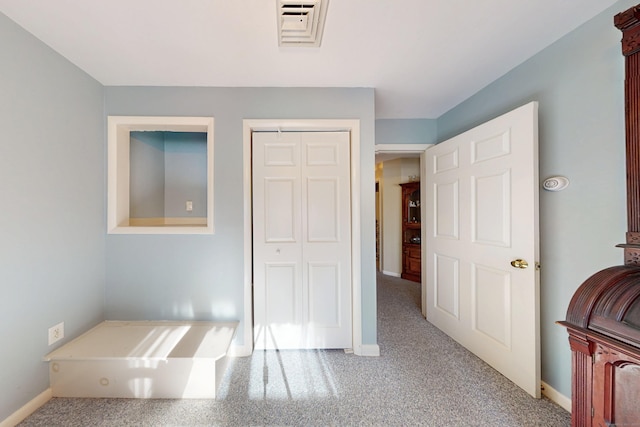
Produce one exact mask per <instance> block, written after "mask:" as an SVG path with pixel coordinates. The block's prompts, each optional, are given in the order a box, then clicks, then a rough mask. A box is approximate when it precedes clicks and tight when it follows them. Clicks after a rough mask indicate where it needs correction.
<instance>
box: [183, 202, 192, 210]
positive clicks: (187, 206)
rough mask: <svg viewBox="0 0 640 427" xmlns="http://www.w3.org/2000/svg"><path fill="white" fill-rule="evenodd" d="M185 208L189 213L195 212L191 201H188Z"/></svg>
mask: <svg viewBox="0 0 640 427" xmlns="http://www.w3.org/2000/svg"><path fill="white" fill-rule="evenodd" d="M185 208H186V209H187V212H193V202H192V201H191V200H187V203H185Z"/></svg>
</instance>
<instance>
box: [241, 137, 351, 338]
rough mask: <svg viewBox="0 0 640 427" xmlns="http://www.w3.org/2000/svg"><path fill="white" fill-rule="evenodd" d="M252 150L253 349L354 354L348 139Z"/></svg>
mask: <svg viewBox="0 0 640 427" xmlns="http://www.w3.org/2000/svg"><path fill="white" fill-rule="evenodd" d="M252 144H253V160H252V164H253V239H254V244H253V248H254V254H253V257H254V261H253V262H254V268H253V272H254V280H253V283H254V316H255V319H254V339H255V348H256V349H308V348H351V347H352V326H351V325H352V323H351V317H352V316H351V307H352V306H351V227H350V225H351V212H350V166H349V165H350V159H349V152H350V151H349V150H350V147H349V133H348V132H283V133H280V132H254V133H253V141H252Z"/></svg>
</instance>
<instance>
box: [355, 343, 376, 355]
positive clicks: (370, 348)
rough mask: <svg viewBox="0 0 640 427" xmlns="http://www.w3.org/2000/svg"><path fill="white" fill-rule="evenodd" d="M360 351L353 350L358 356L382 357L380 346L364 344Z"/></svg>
mask: <svg viewBox="0 0 640 427" xmlns="http://www.w3.org/2000/svg"><path fill="white" fill-rule="evenodd" d="M359 347H360V348H358V349H355V348H354V349H353V352H354V353H355V354H356V355H357V356H372V357H378V356H380V346H379V345H378V344H362V345H360V346H359Z"/></svg>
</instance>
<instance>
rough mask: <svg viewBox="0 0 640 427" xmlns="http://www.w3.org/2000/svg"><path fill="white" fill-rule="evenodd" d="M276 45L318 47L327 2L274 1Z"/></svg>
mask: <svg viewBox="0 0 640 427" xmlns="http://www.w3.org/2000/svg"><path fill="white" fill-rule="evenodd" d="M276 1H277V4H278V44H279V45H280V46H308V47H319V46H320V42H321V41H322V31H323V30H324V20H325V17H326V15H327V5H328V4H329V0H297V1H296V0H276Z"/></svg>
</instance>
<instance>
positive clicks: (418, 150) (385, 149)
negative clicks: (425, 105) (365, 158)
mask: <svg viewBox="0 0 640 427" xmlns="http://www.w3.org/2000/svg"><path fill="white" fill-rule="evenodd" d="M430 147H433V144H376V146H375V152H376V154H420V200H426V193H425V191H426V190H425V188H426V187H425V186H424V185H423V184H424V183H423V182H422V179H423V177H424V176H425V174H426V169H425V168H426V165H425V163H424V162H425V151H426V150H428V149H429V148H430ZM382 197H383V198H384V195H383V196H382ZM383 202H384V201H383ZM422 205H423V206H424V203H422ZM426 220H427V219H426V209H420V223H421V224H424V223H425V221H426ZM420 234H421V236H420V241H421V242H424V241H426V231H425V227H424V225H423V226H422V227H420ZM383 244H384V241H383ZM420 258H421V259H420V264H421V265H426V254H425V251H421V255H420ZM425 274H426V270H425V269H424V268H422V269H421V275H420V276H421V277H420V288H421V291H420V302H421V303H420V305H421V306H422V308H421V310H422V315H423V316H424V317H427V276H426V275H425Z"/></svg>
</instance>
